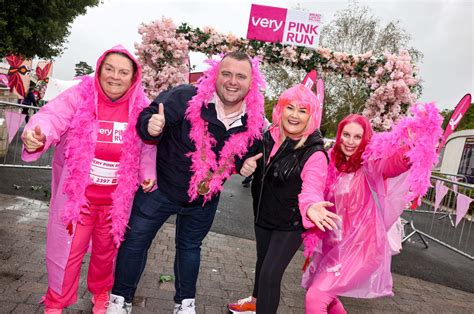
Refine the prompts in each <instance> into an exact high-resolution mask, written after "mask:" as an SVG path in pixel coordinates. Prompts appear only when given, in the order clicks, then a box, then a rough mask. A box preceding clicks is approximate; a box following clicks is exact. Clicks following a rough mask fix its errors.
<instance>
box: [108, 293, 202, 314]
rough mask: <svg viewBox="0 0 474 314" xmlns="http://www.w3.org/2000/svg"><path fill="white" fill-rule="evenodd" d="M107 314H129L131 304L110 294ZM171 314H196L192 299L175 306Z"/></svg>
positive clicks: (120, 297)
mask: <svg viewBox="0 0 474 314" xmlns="http://www.w3.org/2000/svg"><path fill="white" fill-rule="evenodd" d="M106 313H107V314H130V313H132V304H131V303H126V302H125V299H124V297H122V296H119V295H115V294H110V299H109V306H108V307H107V312H106ZM173 314H196V304H195V302H194V299H184V300H183V301H181V304H175V305H174V310H173Z"/></svg>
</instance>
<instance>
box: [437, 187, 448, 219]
mask: <svg viewBox="0 0 474 314" xmlns="http://www.w3.org/2000/svg"><path fill="white" fill-rule="evenodd" d="M435 191H436V194H435V205H434V212H435V213H436V211H437V210H438V208H439V204H441V201H442V200H443V198H444V196H445V195H446V193H448V188H447V187H446V186H445V185H444V183H443V181H436V185H435Z"/></svg>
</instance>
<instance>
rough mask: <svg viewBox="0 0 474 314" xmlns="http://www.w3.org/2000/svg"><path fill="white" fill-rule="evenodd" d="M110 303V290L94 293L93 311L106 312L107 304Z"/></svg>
mask: <svg viewBox="0 0 474 314" xmlns="http://www.w3.org/2000/svg"><path fill="white" fill-rule="evenodd" d="M108 303H109V292H108V291H104V292H101V293H97V294H94V295H93V296H92V304H94V307H93V308H92V313H94V314H105V312H106V311H107V305H108Z"/></svg>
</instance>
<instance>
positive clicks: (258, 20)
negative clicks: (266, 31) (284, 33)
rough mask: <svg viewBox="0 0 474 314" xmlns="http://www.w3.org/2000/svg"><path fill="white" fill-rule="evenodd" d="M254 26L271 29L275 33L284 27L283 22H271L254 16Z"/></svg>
mask: <svg viewBox="0 0 474 314" xmlns="http://www.w3.org/2000/svg"><path fill="white" fill-rule="evenodd" d="M251 20H252V25H253V26H260V27H263V28H270V29H272V30H273V31H274V32H276V31H278V30H279V29H280V28H281V27H282V26H283V20H281V21H278V20H270V19H267V18H264V17H256V16H252V18H251Z"/></svg>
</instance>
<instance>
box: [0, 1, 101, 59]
mask: <svg viewBox="0 0 474 314" xmlns="http://www.w3.org/2000/svg"><path fill="white" fill-rule="evenodd" d="M99 2H100V0H74V1H61V0H37V1H31V0H5V1H2V2H1V3H2V5H1V6H2V9H1V10H0V34H1V36H0V57H4V56H6V55H8V54H16V55H22V56H24V57H27V58H33V57H35V56H38V57H40V58H47V59H49V58H51V57H55V56H58V55H60V54H61V52H62V50H63V44H64V43H65V42H66V38H67V36H68V35H69V25H70V24H71V23H72V21H73V20H74V18H75V17H76V16H78V15H82V14H85V13H86V10H87V7H89V6H97V5H98V4H99Z"/></svg>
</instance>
